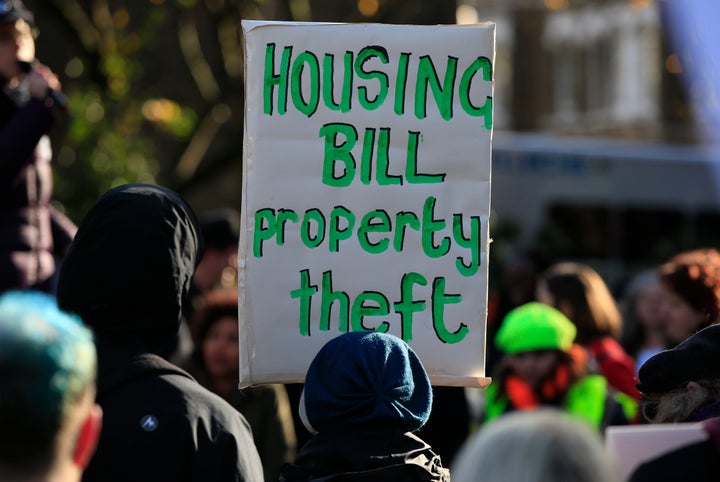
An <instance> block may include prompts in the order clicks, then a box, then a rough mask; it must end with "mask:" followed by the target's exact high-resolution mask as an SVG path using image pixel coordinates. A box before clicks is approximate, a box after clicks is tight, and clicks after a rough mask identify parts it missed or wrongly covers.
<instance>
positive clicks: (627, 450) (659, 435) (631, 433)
mask: <svg viewBox="0 0 720 482" xmlns="http://www.w3.org/2000/svg"><path fill="white" fill-rule="evenodd" d="M707 438H708V435H707V433H706V432H705V430H704V429H703V425H702V423H672V424H670V423H667V424H656V425H640V426H638V425H635V426H632V425H630V426H611V427H608V428H607V430H606V431H605V447H606V450H607V452H608V453H609V454H610V456H611V457H612V458H613V459H614V460H615V462H616V463H617V466H618V470H619V475H620V479H621V480H627V479H628V478H629V477H630V475H632V473H633V472H634V471H635V470H636V469H637V468H638V467H639V466H640V465H641V464H643V463H644V462H647V461H649V460H651V459H653V458H655V457H658V456H660V455H662V454H664V453H667V452H670V451H671V450H674V449H677V448H679V447H683V446H685V445H688V444H692V443H695V442H700V441H702V440H706V439H707Z"/></svg>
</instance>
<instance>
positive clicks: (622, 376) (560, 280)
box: [537, 262, 640, 398]
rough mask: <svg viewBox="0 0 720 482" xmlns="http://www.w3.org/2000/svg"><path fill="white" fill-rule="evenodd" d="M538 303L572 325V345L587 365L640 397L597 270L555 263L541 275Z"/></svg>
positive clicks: (615, 308)
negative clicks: (580, 350) (586, 359)
mask: <svg viewBox="0 0 720 482" xmlns="http://www.w3.org/2000/svg"><path fill="white" fill-rule="evenodd" d="M537 300H538V301H539V302H541V303H545V304H547V305H550V306H553V307H555V308H557V309H558V310H560V311H561V312H562V313H563V314H564V315H565V316H566V317H567V318H568V319H569V320H570V321H571V322H572V323H573V324H574V325H575V327H576V328H577V337H576V338H575V342H576V343H577V344H579V345H580V346H582V347H583V348H585V349H586V350H587V352H588V353H589V354H590V360H589V361H590V363H591V364H592V365H595V366H596V367H597V372H598V373H600V374H601V375H603V376H604V377H605V378H606V379H607V381H608V383H609V384H610V386H611V387H613V388H614V389H615V390H618V391H621V392H622V393H625V394H627V395H630V396H631V397H634V398H639V397H640V393H639V392H638V390H637V388H635V384H636V383H637V377H636V372H635V360H633V359H632V357H630V355H628V354H627V352H625V350H624V349H623V347H622V346H621V345H620V343H619V342H618V340H619V338H620V334H621V332H622V317H621V315H620V310H619V309H618V306H617V303H616V302H615V298H613V296H612V294H611V293H610V290H609V289H608V287H607V285H606V284H605V281H604V280H603V279H602V277H600V275H599V274H598V272H597V271H595V270H594V269H592V268H591V267H590V266H587V265H585V264H581V263H573V262H562V263H556V264H554V265H552V266H550V268H548V269H547V270H546V271H545V272H543V273H542V275H541V276H540V279H539V280H538V285H537Z"/></svg>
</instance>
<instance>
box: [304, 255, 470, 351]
mask: <svg viewBox="0 0 720 482" xmlns="http://www.w3.org/2000/svg"><path fill="white" fill-rule="evenodd" d="M427 284H428V280H427V279H426V278H425V277H424V276H423V275H421V274H420V273H414V272H410V273H405V274H404V275H403V277H402V281H401V282H400V299H399V300H397V301H395V302H392V303H391V302H390V300H388V298H387V296H385V295H384V294H382V293H380V292H378V291H363V292H361V293H360V294H359V295H358V296H357V297H356V298H355V299H354V300H351V298H350V295H349V294H348V293H346V292H344V291H342V290H340V289H338V290H335V289H334V288H333V279H332V271H325V272H324V273H323V274H322V280H321V282H320V285H319V286H318V285H316V284H312V283H311V280H310V270H308V269H305V270H302V271H301V272H300V287H299V288H297V289H295V290H293V291H291V293H290V296H291V297H292V298H294V299H299V300H300V317H299V328H300V334H301V335H302V336H310V331H311V330H310V320H311V311H312V301H313V298H314V297H315V296H316V295H317V293H318V291H320V321H319V329H320V330H321V331H330V324H331V323H330V321H331V315H332V311H333V305H336V308H337V312H338V313H337V317H336V318H337V323H338V330H339V331H341V332H347V331H377V332H381V333H387V332H388V331H389V330H390V328H391V326H390V322H389V321H387V320H382V321H379V322H377V323H375V324H374V325H371V324H370V323H371V320H369V318H371V317H386V316H388V315H390V313H391V311H392V312H393V313H396V314H399V315H400V337H401V338H402V339H403V340H405V341H406V342H409V341H410V340H412V338H413V314H415V313H419V312H423V311H425V310H426V309H427V305H428V301H427V300H422V299H416V298H414V295H413V288H414V287H415V286H427ZM445 284H446V283H445V278H444V277H442V276H440V277H437V278H435V279H434V280H433V281H432V294H431V295H430V300H429V302H430V310H431V314H432V320H433V329H434V331H435V335H436V336H437V338H438V339H439V340H440V341H442V342H443V343H450V344H453V343H459V342H460V341H462V340H463V338H465V336H466V335H467V334H468V331H469V329H468V326H467V325H466V324H465V323H462V322H459V323H456V325H457V328H456V329H455V330H454V331H450V330H449V329H448V327H447V323H446V321H445V306H446V305H451V304H458V303H460V302H462V295H461V294H449V293H447V292H446V286H445Z"/></svg>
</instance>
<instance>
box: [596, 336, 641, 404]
mask: <svg viewBox="0 0 720 482" xmlns="http://www.w3.org/2000/svg"><path fill="white" fill-rule="evenodd" d="M587 350H588V352H589V353H590V356H591V357H592V359H594V360H595V362H596V363H597V368H598V371H599V372H600V374H601V375H603V376H604V377H605V378H606V379H607V381H608V383H609V384H610V386H611V387H613V388H614V389H615V390H618V391H620V392H622V393H624V394H626V395H630V396H631V397H633V398H635V399H636V400H639V399H640V392H639V391H638V389H637V388H635V385H636V384H637V383H638V380H637V373H635V361H634V360H633V359H632V357H631V356H630V355H628V354H627V353H626V352H625V350H624V349H623V348H622V347H621V346H620V344H619V343H618V342H617V341H615V339H613V338H611V337H609V336H608V337H605V338H601V339H599V340H597V341H594V342H592V343H590V344H589V345H588V346H587Z"/></svg>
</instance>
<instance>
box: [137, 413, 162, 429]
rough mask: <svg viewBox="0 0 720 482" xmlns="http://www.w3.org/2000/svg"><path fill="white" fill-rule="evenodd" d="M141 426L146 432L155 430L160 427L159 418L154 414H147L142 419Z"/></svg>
mask: <svg viewBox="0 0 720 482" xmlns="http://www.w3.org/2000/svg"><path fill="white" fill-rule="evenodd" d="M140 428H142V429H143V430H145V431H146V432H154V431H155V430H156V429H157V428H158V419H157V418H156V417H155V416H154V415H145V416H144V417H143V418H141V419H140Z"/></svg>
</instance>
